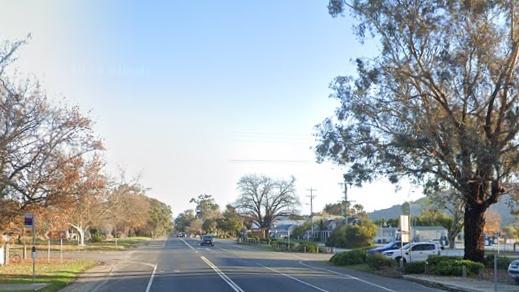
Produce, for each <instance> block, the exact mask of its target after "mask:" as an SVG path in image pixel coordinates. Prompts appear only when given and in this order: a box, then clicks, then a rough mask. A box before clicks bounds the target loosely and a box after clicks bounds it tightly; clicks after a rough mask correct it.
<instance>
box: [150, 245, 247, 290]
mask: <svg viewBox="0 0 519 292" xmlns="http://www.w3.org/2000/svg"><path fill="white" fill-rule="evenodd" d="M180 240H182V241H183V242H184V243H185V244H186V245H187V246H189V247H190V248H191V249H192V250H194V251H195V253H198V251H197V250H195V248H194V247H192V246H191V245H190V244H189V243H187V242H186V241H185V240H184V239H182V238H181V239H180ZM200 258H201V259H202V260H203V261H204V262H205V263H206V264H207V265H208V266H209V267H211V268H212V269H213V270H214V271H215V272H216V273H217V274H218V276H220V278H222V280H224V281H225V282H226V283H227V284H228V285H229V286H230V287H231V288H232V289H233V290H234V291H236V292H244V291H243V289H242V288H240V286H238V285H237V284H236V283H234V281H233V280H231V278H229V277H228V276H227V275H226V274H224V272H222V271H221V270H220V269H219V268H218V267H217V266H216V265H214V264H213V263H212V262H211V261H210V260H208V259H207V258H206V257H204V256H200ZM146 292H149V291H147V290H146Z"/></svg>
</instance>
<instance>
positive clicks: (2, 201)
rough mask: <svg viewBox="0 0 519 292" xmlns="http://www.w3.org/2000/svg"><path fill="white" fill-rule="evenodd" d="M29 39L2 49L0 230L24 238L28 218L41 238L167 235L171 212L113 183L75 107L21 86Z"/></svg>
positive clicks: (130, 186)
mask: <svg viewBox="0 0 519 292" xmlns="http://www.w3.org/2000/svg"><path fill="white" fill-rule="evenodd" d="M25 44H26V40H21V41H4V42H3V43H2V44H1V45H0V232H1V234H4V235H10V236H11V237H20V236H22V235H23V214H24V213H25V212H32V213H33V214H34V215H35V216H36V226H37V230H36V231H37V233H38V235H40V236H43V237H44V236H46V234H47V232H48V231H64V230H74V233H77V235H78V242H79V243H80V244H84V242H85V237H87V236H90V235H89V234H90V231H93V232H95V233H96V234H97V235H99V236H101V235H102V236H106V235H108V236H120V235H129V234H145V235H150V236H157V235H164V234H167V233H168V232H169V231H170V230H171V225H172V223H171V221H172V214H171V209H170V207H169V206H167V205H166V204H164V203H163V202H160V201H158V200H156V199H153V198H150V197H148V196H147V195H146V190H145V189H144V188H143V187H141V186H140V185H139V184H138V183H136V182H134V183H128V182H125V181H119V182H117V181H116V180H114V179H112V178H110V176H109V175H108V174H107V173H106V169H105V162H104V161H103V160H102V158H101V155H102V152H103V151H104V146H103V142H102V139H101V138H100V137H98V135H97V134H96V133H95V132H94V130H93V129H92V125H93V121H92V120H91V119H90V118H88V117H87V116H85V115H84V114H83V113H81V112H80V110H79V108H78V107H77V106H69V105H67V104H66V103H65V102H63V101H60V102H53V101H52V99H51V98H49V97H48V96H47V94H46V93H45V91H44V89H43V88H42V87H41V85H40V84H39V83H38V82H37V81H35V80H31V79H25V80H19V79H18V78H16V77H15V76H16V75H15V74H13V72H14V70H13V68H12V65H13V63H14V62H15V60H16V58H17V52H18V50H19V48H20V47H22V46H23V45H25Z"/></svg>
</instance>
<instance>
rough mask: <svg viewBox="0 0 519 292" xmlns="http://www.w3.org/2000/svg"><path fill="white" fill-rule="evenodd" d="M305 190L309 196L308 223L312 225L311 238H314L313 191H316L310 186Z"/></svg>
mask: <svg viewBox="0 0 519 292" xmlns="http://www.w3.org/2000/svg"><path fill="white" fill-rule="evenodd" d="M307 191H309V192H310V195H309V196H307V197H309V198H310V224H311V225H312V240H313V239H314V238H315V236H314V198H315V195H314V192H315V191H317V190H316V189H314V188H312V187H310V188H309V189H307Z"/></svg>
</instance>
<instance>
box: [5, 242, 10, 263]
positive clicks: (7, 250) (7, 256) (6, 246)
mask: <svg viewBox="0 0 519 292" xmlns="http://www.w3.org/2000/svg"><path fill="white" fill-rule="evenodd" d="M9 257H10V256H9V243H6V244H5V265H8V264H9Z"/></svg>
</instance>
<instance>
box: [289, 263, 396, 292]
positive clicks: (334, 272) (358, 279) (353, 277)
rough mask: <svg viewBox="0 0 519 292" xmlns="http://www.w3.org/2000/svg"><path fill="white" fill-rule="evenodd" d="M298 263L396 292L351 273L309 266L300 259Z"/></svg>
mask: <svg viewBox="0 0 519 292" xmlns="http://www.w3.org/2000/svg"><path fill="white" fill-rule="evenodd" d="M299 264H300V265H303V266H305V267H309V268H311V269H314V270H315V269H318V270H324V271H327V272H330V273H333V274H336V275H340V276H343V277H348V278H349V279H352V280H357V281H360V282H362V283H364V284H368V285H370V286H373V287H377V288H380V289H382V290H385V291H390V292H396V291H395V290H392V289H389V288H386V287H384V286H380V285H377V284H375V283H372V282H369V281H366V280H364V279H361V278H357V277H355V276H352V275H349V274H344V273H339V272H336V271H333V270H329V269H326V268H320V267H314V266H310V265H307V264H305V263H303V262H301V261H299Z"/></svg>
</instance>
